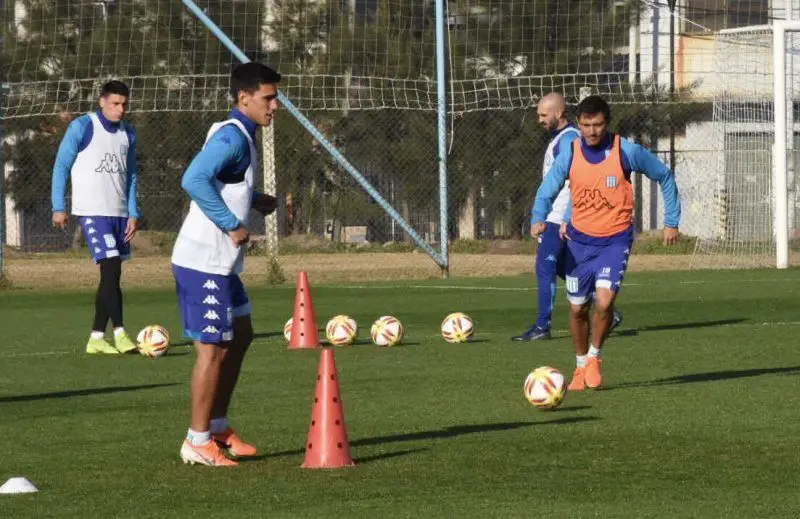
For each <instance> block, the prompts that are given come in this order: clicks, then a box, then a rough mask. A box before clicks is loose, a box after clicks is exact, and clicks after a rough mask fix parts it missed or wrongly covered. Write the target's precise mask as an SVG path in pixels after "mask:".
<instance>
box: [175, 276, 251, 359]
mask: <svg viewBox="0 0 800 519" xmlns="http://www.w3.org/2000/svg"><path fill="white" fill-rule="evenodd" d="M172 273H173V274H174V276H175V289H176V290H177V292H178V306H180V309H181V316H182V317H183V335H184V337H186V338H187V339H192V340H194V341H200V342H204V343H207V344H218V343H221V342H229V341H232V340H233V318H234V317H241V316H244V315H250V300H249V299H248V298H247V292H246V291H245V289H244V285H243V284H242V280H241V279H239V276H237V275H236V274H229V275H227V276H223V275H220V274H207V273H205V272H200V271H199V270H192V269H187V268H184V267H179V266H177V265H172Z"/></svg>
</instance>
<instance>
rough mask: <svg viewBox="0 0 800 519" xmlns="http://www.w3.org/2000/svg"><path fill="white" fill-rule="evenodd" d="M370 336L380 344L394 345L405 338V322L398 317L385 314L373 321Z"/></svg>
mask: <svg viewBox="0 0 800 519" xmlns="http://www.w3.org/2000/svg"><path fill="white" fill-rule="evenodd" d="M370 337H372V342H374V343H375V344H377V345H378V346H394V345H395V344H399V343H400V342H401V341H402V340H403V324H402V323H401V322H400V321H399V320H398V319H397V318H396V317H392V316H391V315H384V316H383V317H379V318H378V319H377V320H376V321H375V322H374V323H372V328H371V329H370Z"/></svg>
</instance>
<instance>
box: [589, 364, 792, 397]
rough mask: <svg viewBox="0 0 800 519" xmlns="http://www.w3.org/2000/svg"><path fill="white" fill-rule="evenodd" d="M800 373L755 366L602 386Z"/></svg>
mask: <svg viewBox="0 0 800 519" xmlns="http://www.w3.org/2000/svg"><path fill="white" fill-rule="evenodd" d="M797 374H800V366H789V367H784V368H756V369H741V370H725V371H709V372H706V373H690V374H688V375H677V376H674V377H667V378H659V379H657V380H648V381H644V382H628V383H624V384H617V385H613V386H608V387H604V388H603V391H611V390H614V389H628V388H637V387H652V386H669V385H673V384H691V383H694V382H715V381H719V380H734V379H738V378H747V377H758V376H761V375H797Z"/></svg>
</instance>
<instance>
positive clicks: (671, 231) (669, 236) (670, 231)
mask: <svg viewBox="0 0 800 519" xmlns="http://www.w3.org/2000/svg"><path fill="white" fill-rule="evenodd" d="M676 243H678V228H677V227H664V245H675V244H676Z"/></svg>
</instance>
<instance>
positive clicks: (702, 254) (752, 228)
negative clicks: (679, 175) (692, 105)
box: [692, 26, 800, 268]
mask: <svg viewBox="0 0 800 519" xmlns="http://www.w3.org/2000/svg"><path fill="white" fill-rule="evenodd" d="M785 41H786V53H785V54H784V56H783V59H782V60H777V62H776V61H775V60H774V59H773V50H774V48H773V28H772V26H759V27H749V28H741V29H733V30H725V31H721V32H720V33H719V35H718V36H717V39H716V45H717V48H716V52H715V54H714V56H715V65H714V66H715V72H716V73H715V78H716V81H717V85H716V89H715V95H714V104H713V128H714V134H715V135H716V137H715V138H716V139H717V140H718V142H717V143H716V148H717V150H718V151H717V158H716V163H715V164H714V167H712V168H711V170H710V171H708V176H707V179H706V182H705V197H704V198H705V200H706V206H705V207H706V209H705V211H706V215H707V219H708V223H707V225H706V226H705V229H704V232H703V233H701V234H700V235H699V236H698V240H697V244H696V247H695V252H694V256H693V258H692V265H693V266H694V267H696V268H755V267H774V266H775V265H776V264H778V265H779V266H780V264H781V258H780V257H778V256H779V255H780V254H779V252H780V251H781V247H784V248H785V247H789V246H790V245H791V242H790V239H789V238H791V236H792V233H793V230H794V229H797V228H798V225H797V224H798V223H799V222H798V221H797V220H796V218H797V216H796V215H797V212H796V211H795V208H796V206H797V204H798V202H797V198H796V191H795V189H794V185H795V183H794V177H795V168H794V163H795V158H796V153H797V151H796V150H798V149H799V148H800V147H799V146H798V144H800V133H799V132H798V130H800V128H798V127H797V126H796V125H795V122H794V120H795V119H796V111H795V110H796V109H795V106H797V105H796V102H795V101H796V100H798V99H800V91H799V90H800V76H798V74H800V67H798V66H797V65H798V64H800V63H795V62H796V59H797V58H796V54H797V53H796V50H797V43H800V38H798V37H797V36H796V35H795V33H793V32H787V33H786V40H785ZM776 75H783V77H785V78H786V82H785V83H786V88H785V98H786V103H785V106H784V107H779V108H778V109H777V111H776V109H775V103H776V98H777V96H776V92H775V90H774V83H775V78H776ZM782 117H783V118H785V119H784V120H785V123H786V125H785V128H786V135H785V138H784V139H780V138H777V137H779V136H777V135H776V126H778V125H779V124H780V123H781V122H782V121H781V120H780V118H782ZM776 143H778V147H776ZM781 154H782V155H783V156H784V157H785V161H781V160H776V159H780V155H781ZM781 196H784V197H787V196H788V201H789V203H788V204H787V207H786V208H784V209H781V210H776V208H778V207H779V205H778V204H779V198H780V197H781ZM782 225H784V226H785V225H788V228H789V232H788V234H789V238H787V237H786V236H785V234H786V233H785V232H783V233H782V232H780V231H781V226H782ZM784 229H785V227H784ZM780 244H782V246H780Z"/></svg>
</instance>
